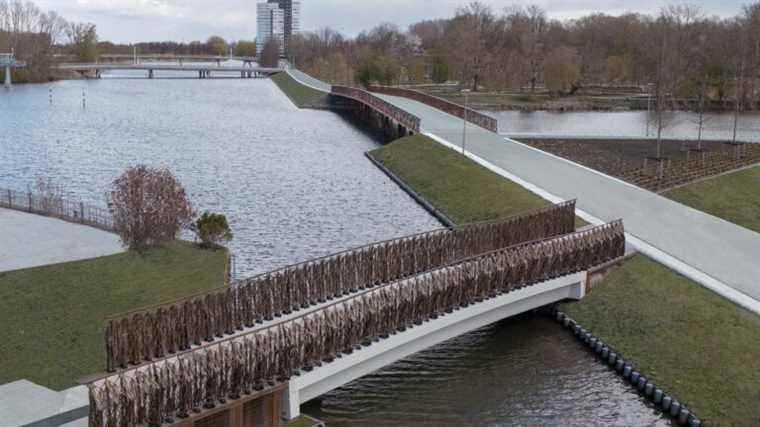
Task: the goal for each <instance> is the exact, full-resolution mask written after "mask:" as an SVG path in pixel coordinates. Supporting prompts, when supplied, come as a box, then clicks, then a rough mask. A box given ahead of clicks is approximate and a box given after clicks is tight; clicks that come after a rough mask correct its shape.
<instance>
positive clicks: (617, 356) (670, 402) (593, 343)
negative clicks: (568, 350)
mask: <svg viewBox="0 0 760 427" xmlns="http://www.w3.org/2000/svg"><path fill="white" fill-rule="evenodd" d="M552 317H553V318H554V320H555V321H556V322H557V323H559V324H560V325H562V326H564V327H565V328H567V329H568V330H569V331H570V332H572V333H573V335H575V337H576V338H577V339H578V341H579V342H580V343H582V344H584V345H585V346H586V347H588V348H589V349H590V350H591V351H592V352H593V353H594V354H596V355H597V356H598V360H599V361H600V362H601V363H602V364H605V365H607V366H608V367H609V368H610V369H613V370H614V371H615V372H616V373H617V374H618V375H619V376H621V377H623V379H625V380H626V381H627V382H628V383H629V384H630V385H631V386H632V387H634V388H636V390H637V391H638V393H639V394H640V395H642V396H643V397H645V398H647V399H648V400H649V401H650V402H652V403H653V404H654V405H655V406H657V408H659V409H660V410H661V411H662V413H663V414H665V415H667V416H669V417H670V418H671V419H672V421H673V422H674V423H675V424H676V425H686V424H688V425H689V426H691V427H699V426H701V425H702V421H701V420H700V419H699V417H698V416H697V415H696V414H695V413H694V411H692V410H690V409H688V407H687V405H686V404H684V403H682V402H679V401H678V400H677V399H675V398H674V397H673V396H672V395H670V394H667V393H666V392H665V391H663V390H662V389H661V388H659V387H657V386H656V385H655V384H654V383H653V382H652V381H649V380H648V379H647V377H646V376H645V375H643V373H641V372H638V371H636V369H635V365H634V364H633V362H631V361H630V360H626V359H625V358H624V357H623V355H622V354H621V353H620V352H619V351H617V350H616V349H615V348H614V347H612V346H611V345H608V344H606V343H604V342H603V341H602V340H601V339H600V338H598V337H595V336H594V335H593V334H592V333H591V332H590V331H588V330H587V329H585V328H583V327H582V326H581V325H579V324H578V322H576V321H575V320H573V319H572V318H571V317H570V316H568V315H567V314H565V313H564V312H562V311H560V310H557V309H555V310H553V315H552Z"/></svg>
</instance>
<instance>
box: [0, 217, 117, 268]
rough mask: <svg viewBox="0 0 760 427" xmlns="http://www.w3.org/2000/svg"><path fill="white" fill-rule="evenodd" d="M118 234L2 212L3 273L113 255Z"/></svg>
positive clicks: (0, 255) (0, 259) (0, 258)
mask: <svg viewBox="0 0 760 427" xmlns="http://www.w3.org/2000/svg"><path fill="white" fill-rule="evenodd" d="M122 251H123V248H122V247H121V244H120V243H119V237H118V236H116V235H115V234H112V233H108V232H105V231H102V230H98V229H95V228H92V227H87V226H84V225H79V224H73V223H70V222H66V221H62V220H59V219H55V218H48V217H44V216H41V215H34V214H29V213H24V212H19V211H14V210H9V209H1V208H0V272H3V271H11V270H20V269H24V268H31V267H39V266H43V265H48V264H58V263H62V262H68V261H77V260H82V259H89V258H96V257H101V256H105V255H113V254H117V253H120V252H122Z"/></svg>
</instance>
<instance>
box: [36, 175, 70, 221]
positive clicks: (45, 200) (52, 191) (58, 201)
mask: <svg viewBox="0 0 760 427" xmlns="http://www.w3.org/2000/svg"><path fill="white" fill-rule="evenodd" d="M35 188H36V190H37V196H38V197H39V201H40V209H41V210H42V211H43V212H45V213H47V214H51V215H52V214H55V213H61V212H62V211H63V186H62V185H58V184H56V183H55V182H54V181H53V179H52V178H46V177H41V176H40V177H37V183H36V185H35Z"/></svg>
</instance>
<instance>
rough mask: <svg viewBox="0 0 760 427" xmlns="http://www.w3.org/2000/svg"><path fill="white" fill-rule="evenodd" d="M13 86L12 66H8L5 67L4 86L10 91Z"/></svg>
mask: <svg viewBox="0 0 760 427" xmlns="http://www.w3.org/2000/svg"><path fill="white" fill-rule="evenodd" d="M11 84H12V82H11V66H10V65H6V66H5V83H4V86H5V88H6V89H10V88H11Z"/></svg>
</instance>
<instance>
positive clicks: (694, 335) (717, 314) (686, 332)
mask: <svg viewBox="0 0 760 427" xmlns="http://www.w3.org/2000/svg"><path fill="white" fill-rule="evenodd" d="M561 309H562V310H563V311H565V312H567V313H568V314H569V315H570V317H572V318H573V319H574V320H576V321H577V322H578V324H580V325H581V326H582V327H584V328H586V329H587V330H588V331H589V332H591V333H593V334H594V335H595V336H597V337H599V338H600V339H602V340H603V341H604V342H605V343H608V344H609V345H612V346H613V347H614V348H615V349H616V350H617V351H619V352H620V353H621V354H623V355H625V357H626V358H628V360H630V361H631V362H632V363H633V364H634V366H635V369H636V370H637V371H639V372H641V374H642V375H644V376H646V377H647V379H648V380H649V381H651V382H653V383H655V384H657V385H658V386H659V387H661V388H662V389H663V390H665V391H666V392H667V393H670V394H672V395H673V396H674V397H675V398H676V399H677V400H678V401H679V402H681V403H684V404H686V405H687V406H688V407H689V408H690V410H692V411H694V412H695V413H696V414H697V415H698V416H699V417H700V418H701V420H702V421H703V422H704V421H708V422H710V423H711V424H729V425H742V424H743V425H751V424H757V423H758V422H760V407H758V406H757V402H758V401H759V399H760V388H758V387H757V385H758V384H760V347H759V346H758V343H760V317H758V316H757V315H755V314H753V313H750V312H748V311H746V310H744V309H741V308H739V307H737V306H736V305H734V304H733V303H731V302H729V301H728V300H726V299H724V298H721V297H720V296H718V295H716V294H714V293H712V292H710V291H709V290H707V289H705V288H703V287H701V286H699V285H698V284H696V283H694V282H692V281H690V280H688V279H686V278H684V277H683V276H680V275H678V274H675V273H674V272H672V271H671V270H668V269H667V268H665V267H664V266H662V265H661V264H658V263H657V262H655V261H652V260H651V259H649V258H646V257H645V256H643V255H637V256H636V257H634V258H633V259H631V260H629V261H627V262H625V263H624V264H622V265H621V266H620V267H618V268H617V269H615V270H614V271H613V272H612V273H611V274H610V275H609V276H608V277H607V278H606V279H605V280H603V281H602V282H601V283H599V284H597V285H595V287H594V289H593V290H592V292H591V293H590V294H589V295H588V296H586V298H584V299H583V300H582V301H579V302H576V303H566V304H562V306H561Z"/></svg>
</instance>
